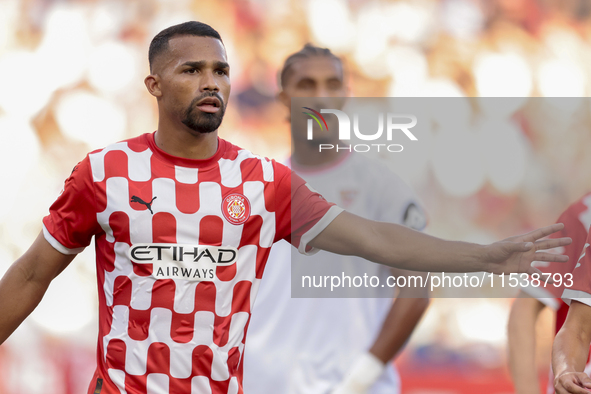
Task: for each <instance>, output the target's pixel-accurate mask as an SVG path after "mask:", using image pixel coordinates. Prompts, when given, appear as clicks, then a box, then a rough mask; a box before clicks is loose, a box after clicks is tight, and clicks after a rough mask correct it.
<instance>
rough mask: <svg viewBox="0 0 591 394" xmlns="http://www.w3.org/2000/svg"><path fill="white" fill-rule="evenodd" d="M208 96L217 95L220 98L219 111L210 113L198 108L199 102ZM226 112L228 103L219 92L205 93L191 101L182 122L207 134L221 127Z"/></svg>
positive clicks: (198, 131)
mask: <svg viewBox="0 0 591 394" xmlns="http://www.w3.org/2000/svg"><path fill="white" fill-rule="evenodd" d="M206 97H216V98H217V99H218V100H220V110H219V111H218V112H216V113H213V114H210V113H207V112H201V111H200V110H199V109H197V103H198V102H199V101H200V100H202V99H204V98H206ZM225 113H226V105H225V103H224V101H223V100H222V97H221V96H220V95H219V94H218V93H212V94H205V95H202V96H200V97H196V98H194V99H193V101H191V104H190V105H189V107H188V108H187V110H186V111H185V116H184V118H183V120H182V122H183V124H184V125H185V126H187V127H188V128H190V129H191V130H193V131H196V132H197V133H199V134H207V133H211V132H213V131H216V130H217V129H218V128H219V127H220V125H221V124H222V120H223V119H224V114H225Z"/></svg>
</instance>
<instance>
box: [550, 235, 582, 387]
mask: <svg viewBox="0 0 591 394" xmlns="http://www.w3.org/2000/svg"><path fill="white" fill-rule="evenodd" d="M590 242H591V239H590V238H589V235H587V241H586V242H585V245H584V246H583V250H582V253H581V257H580V258H579V260H578V262H577V264H576V265H575V269H574V270H573V272H572V274H573V280H572V286H569V285H570V284H571V283H567V285H566V288H565V290H564V293H563V294H562V299H563V300H564V302H565V303H567V304H568V305H570V308H569V310H568V313H567V315H566V320H565V322H564V324H563V325H562V328H561V329H560V331H558V333H557V334H556V338H555V340H554V345H553V347H552V370H553V371H554V375H555V378H554V388H555V390H556V393H557V394H566V393H571V394H586V393H589V392H591V378H590V377H589V374H588V373H587V372H586V370H585V364H586V362H587V361H588V357H589V345H590V344H591V250H589V243H590Z"/></svg>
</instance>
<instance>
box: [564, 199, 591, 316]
mask: <svg viewBox="0 0 591 394" xmlns="http://www.w3.org/2000/svg"><path fill="white" fill-rule="evenodd" d="M587 199H588V200H590V201H588V203H589V204H590V205H591V197H587ZM587 230H589V229H588V228H587ZM590 235H591V234H587V238H586V242H585V243H584V245H583V248H582V253H581V254H580V257H579V258H578V259H577V263H576V265H575V267H574V270H573V271H572V275H573V276H572V286H568V285H569V283H567V287H565V289H564V293H563V294H562V299H563V300H564V302H566V303H567V304H569V305H570V302H571V300H576V301H579V302H582V303H584V304H587V305H589V306H591V256H590V253H591V250H590V249H589V244H590V243H591V238H589V237H590ZM573 241H574V240H573Z"/></svg>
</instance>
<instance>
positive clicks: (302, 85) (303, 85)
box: [297, 79, 316, 89]
mask: <svg viewBox="0 0 591 394" xmlns="http://www.w3.org/2000/svg"><path fill="white" fill-rule="evenodd" d="M297 87H298V88H299V89H314V88H315V87H316V84H315V83H314V81H311V80H309V79H304V80H303V81H300V82H299V83H298V85H297Z"/></svg>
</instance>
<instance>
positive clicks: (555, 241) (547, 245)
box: [535, 237, 573, 250]
mask: <svg viewBox="0 0 591 394" xmlns="http://www.w3.org/2000/svg"><path fill="white" fill-rule="evenodd" d="M572 242H573V240H572V238H569V237H562V238H549V239H540V240H539V241H536V242H535V245H536V250H542V249H552V248H558V247H560V246H566V245H570V244H571V243H572Z"/></svg>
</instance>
